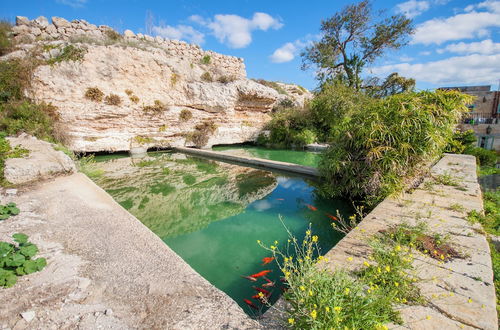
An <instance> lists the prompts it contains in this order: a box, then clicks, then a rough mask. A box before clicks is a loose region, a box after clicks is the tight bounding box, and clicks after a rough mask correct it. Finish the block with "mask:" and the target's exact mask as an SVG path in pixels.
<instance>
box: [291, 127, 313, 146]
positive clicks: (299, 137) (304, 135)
mask: <svg viewBox="0 0 500 330" xmlns="http://www.w3.org/2000/svg"><path fill="white" fill-rule="evenodd" d="M314 142H316V133H314V132H313V131H311V130H310V129H303V130H302V131H300V132H299V133H298V134H296V135H295V138H294V143H295V144H296V145H298V146H301V147H302V146H305V145H306V144H311V143H314Z"/></svg>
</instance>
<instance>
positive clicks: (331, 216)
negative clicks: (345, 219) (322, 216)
mask: <svg viewBox="0 0 500 330" xmlns="http://www.w3.org/2000/svg"><path fill="white" fill-rule="evenodd" d="M326 216H327V217H329V218H330V219H332V220H333V221H339V219H337V217H336V216H333V215H331V214H330V213H326Z"/></svg>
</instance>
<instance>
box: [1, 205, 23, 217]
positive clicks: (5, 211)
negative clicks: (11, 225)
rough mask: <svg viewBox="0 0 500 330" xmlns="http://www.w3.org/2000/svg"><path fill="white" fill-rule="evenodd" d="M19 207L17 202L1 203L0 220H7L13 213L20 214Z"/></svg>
mask: <svg viewBox="0 0 500 330" xmlns="http://www.w3.org/2000/svg"><path fill="white" fill-rule="evenodd" d="M19 212H20V211H19V208H18V207H17V206H16V203H8V204H6V205H0V220H6V219H8V218H10V217H11V216H13V215H18V214H19Z"/></svg>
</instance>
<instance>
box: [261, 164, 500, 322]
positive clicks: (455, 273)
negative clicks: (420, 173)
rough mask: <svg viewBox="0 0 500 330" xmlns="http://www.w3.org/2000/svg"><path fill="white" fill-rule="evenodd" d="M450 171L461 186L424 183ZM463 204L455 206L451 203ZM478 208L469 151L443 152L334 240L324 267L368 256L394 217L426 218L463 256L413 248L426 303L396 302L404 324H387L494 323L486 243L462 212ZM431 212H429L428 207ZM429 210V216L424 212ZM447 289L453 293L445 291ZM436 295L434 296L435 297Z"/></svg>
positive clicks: (351, 266) (270, 315)
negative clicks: (440, 256) (411, 183)
mask: <svg viewBox="0 0 500 330" xmlns="http://www.w3.org/2000/svg"><path fill="white" fill-rule="evenodd" d="M441 174H452V175H454V176H456V177H461V185H462V187H463V189H462V190H459V189H456V188H455V187H453V186H446V185H442V184H434V187H433V190H432V191H429V190H426V189H424V188H425V184H426V182H432V181H433V179H432V176H437V175H441ZM454 204H458V205H462V207H463V210H461V211H457V210H453V209H451V208H450V206H452V205H454ZM471 210H477V211H482V210H483V204H482V198H481V190H480V187H479V184H478V182H477V175H476V161H475V157H474V156H468V155H454V154H445V155H444V156H443V157H442V158H441V159H440V160H439V161H438V162H437V163H436V164H435V165H434V166H432V168H431V177H427V178H425V180H424V182H422V183H421V184H420V185H419V187H418V188H416V189H415V190H414V191H412V192H411V193H407V194H404V195H403V196H400V197H399V198H387V199H385V200H384V201H382V202H381V203H380V204H379V205H378V206H377V207H376V208H375V209H374V210H373V211H372V212H370V213H369V214H368V215H367V216H366V217H365V218H364V219H363V220H362V221H361V222H360V224H359V225H358V226H357V227H356V228H355V229H354V230H352V231H351V232H350V233H349V234H347V235H346V236H345V237H344V238H343V239H342V240H341V241H340V242H339V243H337V245H335V246H334V247H333V248H332V249H331V250H330V251H328V253H326V255H325V256H326V257H327V258H328V259H329V261H328V263H327V264H326V268H327V269H330V270H335V269H339V268H343V269H346V270H356V269H359V268H360V267H362V265H363V262H365V261H366V262H371V261H370V260H369V259H368V256H369V253H370V248H369V246H368V244H367V242H368V240H369V238H370V237H372V236H373V235H375V234H376V233H378V232H379V231H380V230H384V229H387V228H389V227H390V226H394V225H397V224H398V223H403V222H405V223H408V224H415V223H416V222H417V218H420V217H421V219H422V220H425V221H426V222H427V223H428V224H429V230H430V231H431V232H438V233H442V234H449V235H450V238H451V241H450V242H451V243H452V245H453V246H455V247H457V248H458V249H459V251H460V252H461V253H463V254H464V255H466V256H468V257H467V258H466V259H455V260H453V261H450V262H447V263H445V264H440V263H439V262H437V261H436V260H434V259H431V258H429V257H427V256H424V255H421V254H418V256H417V257H416V258H415V261H414V267H415V268H416V269H417V271H418V277H420V278H421V279H422V280H423V281H421V282H419V283H418V286H419V288H420V289H421V291H422V294H423V295H424V297H425V298H426V299H428V301H429V303H428V304H427V305H426V306H420V305H417V306H407V305H401V306H400V307H399V309H400V312H401V316H402V318H403V322H404V324H403V325H401V326H399V325H394V324H393V325H389V328H394V329H397V328H401V329H403V328H404V329H408V328H409V329H450V328H468V329H497V327H498V319H497V313H496V295H495V288H494V285H493V270H492V264H491V256H490V250H489V245H488V242H487V240H486V237H485V236H484V235H483V234H481V230H482V229H481V226H480V225H479V224H475V225H472V224H470V223H468V222H467V220H466V219H465V218H466V215H467V212H469V211H471ZM428 212H431V213H428ZM426 214H430V216H429V217H425V215H426ZM450 293H452V294H450ZM436 297H437V298H436ZM284 305H285V302H284V300H283V299H280V301H279V302H278V306H279V307H278V309H273V308H271V309H270V310H269V311H268V312H267V313H266V314H264V317H263V319H262V320H261V324H262V326H263V327H265V328H268V329H274V328H276V327H277V325H279V322H278V319H279V318H283V316H284V315H283V314H281V313H280V312H279V310H284V307H285V306H284Z"/></svg>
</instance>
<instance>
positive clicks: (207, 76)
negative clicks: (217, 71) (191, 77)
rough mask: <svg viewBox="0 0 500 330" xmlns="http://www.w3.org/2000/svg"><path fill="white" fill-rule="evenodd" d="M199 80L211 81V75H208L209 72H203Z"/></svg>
mask: <svg viewBox="0 0 500 330" xmlns="http://www.w3.org/2000/svg"><path fill="white" fill-rule="evenodd" d="M200 78H201V80H203V81H206V82H212V81H213V79H212V75H210V72H205V73H203V74H202V75H201V77H200Z"/></svg>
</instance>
